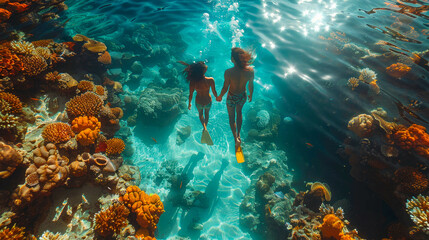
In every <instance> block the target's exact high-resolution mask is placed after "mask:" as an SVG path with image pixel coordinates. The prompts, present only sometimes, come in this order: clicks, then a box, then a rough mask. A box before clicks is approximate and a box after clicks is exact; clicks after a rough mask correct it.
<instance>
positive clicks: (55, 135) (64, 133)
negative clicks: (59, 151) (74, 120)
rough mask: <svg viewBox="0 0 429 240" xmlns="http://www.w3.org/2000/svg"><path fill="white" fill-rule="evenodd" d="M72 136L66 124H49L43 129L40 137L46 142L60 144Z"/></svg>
mask: <svg viewBox="0 0 429 240" xmlns="http://www.w3.org/2000/svg"><path fill="white" fill-rule="evenodd" d="M73 136H74V133H73V131H72V129H71V127H70V125H68V124H67V123H61V122H58V123H50V124H48V125H47V126H46V127H45V129H43V132H42V137H43V139H45V141H47V142H53V143H62V142H67V141H68V140H70V139H71V138H72V137H73Z"/></svg>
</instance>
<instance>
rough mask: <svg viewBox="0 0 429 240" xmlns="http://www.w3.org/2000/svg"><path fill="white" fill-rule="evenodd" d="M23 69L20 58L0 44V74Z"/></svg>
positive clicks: (13, 72)
mask: <svg viewBox="0 0 429 240" xmlns="http://www.w3.org/2000/svg"><path fill="white" fill-rule="evenodd" d="M23 70H24V66H23V64H22V61H21V59H20V58H19V57H18V56H17V55H16V54H14V53H12V52H11V51H10V50H9V48H8V47H7V46H4V45H3V46H0V76H2V77H7V76H12V75H15V74H17V73H19V72H21V71H23Z"/></svg>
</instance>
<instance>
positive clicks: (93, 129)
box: [72, 116, 101, 146]
mask: <svg viewBox="0 0 429 240" xmlns="http://www.w3.org/2000/svg"><path fill="white" fill-rule="evenodd" d="M100 128H101V123H100V122H99V121H98V119H97V118H96V117H92V116H91V117H87V116H83V117H77V118H75V119H74V120H73V121H72V130H73V131H74V132H75V133H78V135H77V136H76V141H78V142H79V143H80V144H81V145H83V146H88V145H91V144H94V142H95V140H97V138H98V134H99V133H100Z"/></svg>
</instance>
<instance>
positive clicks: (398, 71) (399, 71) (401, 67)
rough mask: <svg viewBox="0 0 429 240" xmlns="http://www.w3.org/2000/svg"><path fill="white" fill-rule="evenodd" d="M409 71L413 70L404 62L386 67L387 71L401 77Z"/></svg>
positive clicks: (393, 75) (391, 74)
mask: <svg viewBox="0 0 429 240" xmlns="http://www.w3.org/2000/svg"><path fill="white" fill-rule="evenodd" d="M409 71H411V68H410V67H408V66H407V65H405V64H403V63H394V64H392V65H390V66H389V67H387V68H386V73H387V74H389V75H390V76H392V77H395V78H401V77H403V76H405V75H406V74H407V73H408V72H409Z"/></svg>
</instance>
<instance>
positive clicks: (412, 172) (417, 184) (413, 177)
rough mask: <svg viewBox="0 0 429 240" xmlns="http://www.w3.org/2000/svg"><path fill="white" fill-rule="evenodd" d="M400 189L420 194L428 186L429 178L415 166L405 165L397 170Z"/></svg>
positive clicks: (396, 175)
mask: <svg viewBox="0 0 429 240" xmlns="http://www.w3.org/2000/svg"><path fill="white" fill-rule="evenodd" d="M395 177H396V179H395V180H396V181H397V182H398V183H399V187H400V190H401V191H402V192H405V193H410V194H418V193H421V192H423V191H424V190H426V189H427V188H428V185H429V180H428V178H427V177H426V175H424V174H423V173H421V172H419V171H418V170H417V169H415V168H411V167H403V168H400V169H398V170H397V171H396V172H395Z"/></svg>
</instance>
